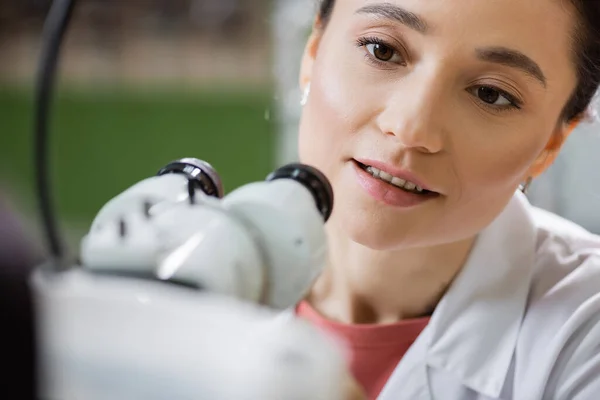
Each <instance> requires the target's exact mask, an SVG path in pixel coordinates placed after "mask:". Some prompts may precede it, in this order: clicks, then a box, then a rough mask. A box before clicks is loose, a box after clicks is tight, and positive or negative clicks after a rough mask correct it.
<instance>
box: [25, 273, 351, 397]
mask: <svg viewBox="0 0 600 400" xmlns="http://www.w3.org/2000/svg"><path fill="white" fill-rule="evenodd" d="M34 288H35V289H36V292H37V293H38V297H37V303H38V304H37V305H38V311H39V315H40V317H39V320H38V323H39V325H38V326H39V328H40V340H39V345H40V346H39V347H40V352H41V358H40V360H41V361H42V363H43V364H42V365H41V371H42V375H41V378H42V379H41V382H40V383H41V386H42V387H41V390H42V393H43V396H42V397H41V398H42V399H60V400H78V399H85V400H135V399H144V400H152V399H157V400H158V399H161V400H164V399H172V400H179V399H211V400H218V399H231V400H256V399H261V400H279V399H306V400H309V399H310V400H336V399H343V397H342V396H343V393H342V389H343V387H342V386H343V382H344V379H345V376H344V371H345V369H344V368H345V366H344V361H343V360H342V358H341V357H340V351H339V348H338V347H337V344H336V343H334V342H333V341H331V340H330V339H328V338H327V337H325V336H323V335H322V334H321V333H320V332H317V331H316V329H315V328H313V327H312V326H309V325H308V324H306V323H304V321H302V320H299V319H292V318H284V316H282V315H279V314H276V313H275V312H273V311H268V310H267V309H263V308H258V307H256V306H253V305H251V304H249V303H242V302H240V301H238V300H235V299H232V298H225V297H221V296H218V295H214V294H208V293H198V292H197V291H194V290H192V289H184V288H180V287H176V286H171V285H168V284H166V283H161V282H151V281H140V280H133V279H131V280H130V279H126V278H118V277H113V276H97V275H91V274H88V273H86V272H84V271H77V270H74V271H71V272H67V273H64V274H62V275H60V276H59V277H56V276H48V275H45V273H44V272H41V271H37V273H36V274H35V275H34Z"/></svg>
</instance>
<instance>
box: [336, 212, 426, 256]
mask: <svg viewBox="0 0 600 400" xmlns="http://www.w3.org/2000/svg"><path fill="white" fill-rule="evenodd" d="M340 211H343V210H340ZM330 223H331V224H333V225H335V228H334V229H335V234H337V235H342V236H344V237H346V238H347V239H349V240H350V241H352V242H354V243H358V244H360V245H362V246H365V247H367V248H369V249H372V250H378V251H389V250H397V249H401V248H403V247H405V246H408V245H410V244H411V242H414V239H415V238H412V237H410V235H408V232H403V231H401V230H399V229H398V224H395V223H390V222H388V223H385V222H383V223H382V222H381V221H378V220H377V218H376V219H375V220H374V219H373V218H372V216H371V215H369V214H368V213H364V212H354V213H352V214H350V215H349V214H347V213H343V212H340V213H339V214H337V215H334V216H332V218H331V220H330Z"/></svg>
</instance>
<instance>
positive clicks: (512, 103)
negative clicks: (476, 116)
mask: <svg viewBox="0 0 600 400" xmlns="http://www.w3.org/2000/svg"><path fill="white" fill-rule="evenodd" d="M469 91H470V92H471V94H473V95H474V96H476V97H477V98H478V99H479V100H481V101H482V102H483V103H485V104H486V105H489V106H492V107H494V108H497V109H511V108H515V109H519V108H521V107H520V104H519V102H518V101H517V100H516V99H515V97H514V96H511V95H510V94H508V93H506V92H505V91H504V90H500V89H498V88H495V87H493V86H476V87H474V88H471V89H470V90H469Z"/></svg>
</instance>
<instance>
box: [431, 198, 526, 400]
mask: <svg viewBox="0 0 600 400" xmlns="http://www.w3.org/2000/svg"><path fill="white" fill-rule="evenodd" d="M530 207H531V206H530V205H529V203H528V202H527V199H526V198H525V196H524V195H523V194H521V193H520V192H518V193H517V194H515V196H514V197H513V198H512V199H511V201H510V202H509V204H508V206H507V207H506V208H505V209H504V211H503V212H502V213H501V214H500V215H499V216H498V217H497V218H496V219H495V220H494V222H492V224H490V225H489V226H488V227H487V228H486V229H485V230H484V231H483V232H481V233H480V235H479V236H478V238H477V241H476V243H475V245H474V247H473V249H472V251H471V254H470V256H469V258H468V260H467V263H466V264H465V266H464V268H463V269H462V270H461V272H460V273H459V275H458V276H457V277H456V279H455V280H454V282H453V283H452V285H451V287H450V288H449V290H448V292H447V293H446V295H445V296H444V298H443V299H442V301H441V302H440V303H439V305H438V307H437V308H436V310H435V312H434V314H433V315H432V318H431V321H430V324H429V326H428V328H429V329H428V330H429V331H430V332H429V334H430V337H429V340H428V342H429V346H428V350H427V360H426V362H427V365H428V366H429V367H432V368H439V369H442V370H445V371H446V372H448V373H450V374H451V375H452V376H454V377H455V378H457V379H460V381H461V382H462V384H463V385H465V386H466V387H469V388H471V389H473V390H475V391H477V392H479V393H482V394H484V395H486V396H489V397H492V398H496V397H498V396H499V395H500V392H501V390H502V387H503V385H504V382H505V379H506V376H507V373H508V371H509V368H510V365H511V361H512V357H513V353H514V351H515V347H516V343H517V338H518V334H519V329H520V326H521V320H522V318H523V315H524V313H525V308H526V303H527V297H528V293H529V288H530V285H531V280H532V273H533V266H534V259H535V244H536V234H535V225H534V222H533V220H532V217H531V213H530V211H529V208H530Z"/></svg>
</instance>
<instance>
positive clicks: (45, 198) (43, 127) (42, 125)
mask: <svg viewBox="0 0 600 400" xmlns="http://www.w3.org/2000/svg"><path fill="white" fill-rule="evenodd" d="M74 4H75V0H54V1H53V2H52V5H51V6H50V11H49V12H48V16H47V17H46V20H45V22H44V28H43V32H42V47H41V56H40V63H39V70H38V74H37V81H36V88H35V99H34V102H35V103H34V106H35V116H34V121H35V122H34V157H35V159H34V164H35V182H36V192H37V195H38V201H39V204H38V205H39V208H40V214H41V218H42V222H43V227H44V230H45V234H46V240H47V242H48V246H49V250H50V255H51V256H52V257H54V259H55V261H57V262H58V266H59V267H60V264H61V263H60V261H62V260H63V257H64V248H63V244H62V241H61V238H60V234H59V231H58V226H57V223H56V214H55V210H54V206H53V201H52V195H51V191H50V186H51V184H50V182H51V179H50V176H51V172H50V170H51V168H50V164H49V163H48V158H49V153H50V148H49V146H48V136H49V135H48V125H49V124H48V120H49V118H48V115H49V111H50V103H51V100H52V91H53V88H54V83H55V78H56V77H55V75H56V69H57V64H58V58H59V53H60V47H61V44H62V40H63V37H64V34H65V32H66V30H67V27H68V25H69V22H70V19H71V16H72V14H73V8H74Z"/></svg>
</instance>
